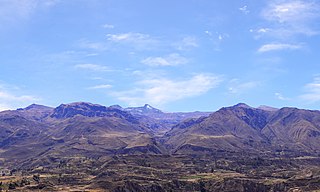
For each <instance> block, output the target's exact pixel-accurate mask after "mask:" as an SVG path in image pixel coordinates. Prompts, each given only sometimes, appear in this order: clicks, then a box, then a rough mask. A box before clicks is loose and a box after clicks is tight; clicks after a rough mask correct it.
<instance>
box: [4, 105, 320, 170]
mask: <svg viewBox="0 0 320 192" xmlns="http://www.w3.org/2000/svg"><path fill="white" fill-rule="evenodd" d="M319 143H320V112H319V111H312V110H304V109H297V108H288V107H285V108H281V109H275V108H271V107H266V106H264V107H259V108H253V107H250V106H248V105H246V104H244V103H239V104H237V105H235V106H231V107H224V108H221V109H220V110H218V111H216V112H212V113H210V112H190V113H167V112H162V111H161V110H159V109H156V108H153V107H152V106H150V105H148V104H146V105H144V106H142V107H130V108H122V107H121V106H118V105H113V106H109V107H105V106H102V105H97V104H91V103H85V102H77V103H70V104H61V105H60V106H58V107H56V108H51V107H46V106H42V105H37V104H33V105H30V106H28V107H26V108H21V109H17V110H10V111H3V112H0V159H1V161H0V162H1V164H2V165H4V164H6V163H7V162H10V163H11V164H12V162H16V164H19V165H20V166H25V165H28V166H32V165H33V164H37V163H40V164H41V163H43V162H50V158H51V159H54V158H57V157H59V156H72V155H81V156H99V155H102V154H104V155H105V154H118V153H120V154H137V153H138V154H141V153H142V154H143V153H153V154H174V153H179V154H181V153H182V154H184V153H187V154H190V153H191V154H192V153H212V152H215V151H235V152H241V151H248V150H249V151H251V152H255V153H270V154H272V153H281V152H282V153H287V154H290V153H296V154H297V153H298V154H300V153H303V154H308V153H309V154H310V153H313V154H314V153H319V152H320V145H319ZM34 157H39V159H40V160H39V161H34ZM1 164H0V165H1Z"/></svg>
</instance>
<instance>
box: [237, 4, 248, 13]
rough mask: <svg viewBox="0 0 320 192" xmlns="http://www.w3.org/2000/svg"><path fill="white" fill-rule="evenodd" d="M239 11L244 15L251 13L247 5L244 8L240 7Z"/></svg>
mask: <svg viewBox="0 0 320 192" xmlns="http://www.w3.org/2000/svg"><path fill="white" fill-rule="evenodd" d="M239 10H240V11H241V12H242V13H244V14H248V13H250V11H249V10H248V6H247V5H245V6H243V7H240V8H239Z"/></svg>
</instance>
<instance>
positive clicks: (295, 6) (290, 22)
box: [262, 0, 320, 38]
mask: <svg viewBox="0 0 320 192" xmlns="http://www.w3.org/2000/svg"><path fill="white" fill-rule="evenodd" d="M319 16H320V6H319V4H318V3H316V2H315V1H309V0H307V1H301V0H286V1H270V2H269V4H268V6H267V8H266V9H264V10H263V11H262V17H263V18H264V19H265V20H267V21H269V22H271V24H272V25H273V29H271V30H270V35H273V36H275V37H279V38H288V37H290V36H292V35H296V34H303V35H308V36H310V35H316V34H318V31H317V30H316V29H314V27H313V26H312V23H314V21H316V20H317V19H318V18H319ZM318 22H319V21H318Z"/></svg>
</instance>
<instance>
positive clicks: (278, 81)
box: [0, 0, 320, 111]
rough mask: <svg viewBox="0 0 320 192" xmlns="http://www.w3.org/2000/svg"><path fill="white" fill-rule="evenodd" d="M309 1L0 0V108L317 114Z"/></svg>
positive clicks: (317, 34)
mask: <svg viewBox="0 0 320 192" xmlns="http://www.w3.org/2000/svg"><path fill="white" fill-rule="evenodd" d="M319 48H320V2H319V1H318V0H259V1H256V0H228V1H221V0H153V1H150V0H0V58H1V60H0V111H1V110H6V109H16V108H19V107H26V106H28V105H30V104H32V103H37V104H42V105H47V106H53V107H55V106H58V105H60V104H61V103H71V102H78V101H84V102H91V103H97V104H101V105H105V106H109V105H114V104H119V105H121V106H123V107H129V106H142V105H144V104H145V103H148V104H150V105H152V106H153V107H157V108H160V109H162V110H164V111H196V110H198V111H214V110H217V109H219V108H221V107H224V106H231V105H235V104H237V103H240V102H243V103H247V104H248V105H250V106H253V107H257V106H259V105H268V106H273V107H279V108H280V107H284V106H290V107H298V108H306V109H316V110H319V109H320V52H319V50H320V49H319Z"/></svg>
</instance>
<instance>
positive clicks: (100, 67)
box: [74, 63, 112, 72]
mask: <svg viewBox="0 0 320 192" xmlns="http://www.w3.org/2000/svg"><path fill="white" fill-rule="evenodd" d="M74 67H75V68H76V69H84V70H90V71H96V72H106V71H112V70H111V69H109V67H107V66H103V65H97V64H90V63H88V64H78V65H75V66H74Z"/></svg>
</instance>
